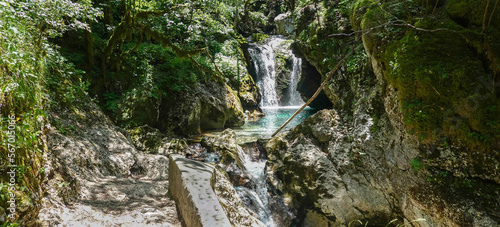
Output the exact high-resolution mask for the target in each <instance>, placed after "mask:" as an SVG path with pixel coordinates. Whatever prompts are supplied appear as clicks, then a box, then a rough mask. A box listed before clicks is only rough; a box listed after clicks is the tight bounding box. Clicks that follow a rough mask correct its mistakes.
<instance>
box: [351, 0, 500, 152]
mask: <svg viewBox="0 0 500 227" xmlns="http://www.w3.org/2000/svg"><path fill="white" fill-rule="evenodd" d="M437 6H438V9H439V6H440V4H438V5H437ZM383 7H384V6H383ZM383 7H382V8H381V7H379V6H377V5H376V4H375V3H374V2H372V1H366V0H365V1H358V2H357V4H356V7H355V9H354V11H353V14H352V17H351V18H354V19H355V22H354V23H353V24H355V25H356V27H358V26H359V29H362V30H368V29H371V28H373V27H377V26H379V25H381V24H383V23H385V21H387V20H388V19H389V18H390V15H389V14H388V11H383V10H382V9H383ZM385 7H386V9H387V10H388V9H390V8H389V7H390V3H386V5H385ZM484 9H485V4H484V3H481V2H477V3H476V2H470V1H448V3H447V4H446V11H443V10H442V9H439V10H436V11H435V13H434V15H433V17H432V18H431V17H424V18H422V19H418V20H414V23H413V24H414V25H412V26H414V27H413V28H408V29H406V30H401V29H397V28H394V27H391V24H388V25H386V28H385V29H381V27H380V26H379V27H380V28H379V29H375V30H373V31H371V32H369V33H366V34H365V35H364V36H363V44H364V46H365V50H366V52H367V53H368V55H369V56H370V57H371V58H372V61H373V62H374V65H378V66H380V67H378V69H379V70H375V73H376V74H377V76H378V77H385V79H387V81H388V82H389V83H390V84H391V85H392V86H394V87H395V88H396V89H398V91H399V97H398V98H399V103H400V107H401V108H402V110H403V113H404V121H405V123H406V124H407V126H408V129H409V131H410V133H414V134H416V135H417V136H418V137H419V138H420V139H422V140H424V141H428V142H432V141H442V140H453V141H464V142H465V143H467V144H468V145H469V146H470V147H477V146H480V147H486V148H488V149H489V147H498V145H499V144H498V142H497V141H498V138H499V136H500V135H499V132H498V128H499V126H500V125H499V122H500V120H499V119H498V118H495V117H493V116H494V115H498V112H497V111H498V110H497V106H498V103H499V102H498V98H497V97H498V95H497V94H496V93H495V92H494V87H495V85H496V83H497V82H496V78H495V77H494V76H493V75H494V74H495V73H496V71H497V67H498V66H496V64H497V62H498V54H497V53H496V51H495V47H496V44H494V43H493V42H490V40H491V39H492V38H490V37H497V36H496V35H497V34H498V33H497V32H496V31H498V29H499V28H498V27H497V26H496V22H492V23H490V24H489V26H488V23H486V24H483V20H484V19H485V18H489V17H491V18H492V19H494V18H498V15H499V13H498V12H493V11H492V10H491V11H488V13H489V14H488V13H487V14H486V17H485V14H484V13H485V11H484ZM427 13H429V12H427ZM408 23H411V21H409V22H408ZM481 26H486V27H488V32H487V33H486V34H484V35H481V34H480V32H481V30H480V27H481ZM498 37H499V38H500V36H498ZM485 38H486V39H485ZM471 44H472V46H473V48H471ZM374 68H377V67H374ZM379 79H380V78H379ZM492 89H493V90H492ZM492 117H493V118H492ZM438 143H439V142H438Z"/></svg>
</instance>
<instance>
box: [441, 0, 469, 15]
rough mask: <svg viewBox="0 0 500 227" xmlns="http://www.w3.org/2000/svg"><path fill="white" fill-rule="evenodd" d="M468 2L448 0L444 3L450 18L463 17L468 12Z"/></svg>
mask: <svg viewBox="0 0 500 227" xmlns="http://www.w3.org/2000/svg"><path fill="white" fill-rule="evenodd" d="M470 8H471V7H470V3H469V1H468V0H450V1H448V3H447V5H446V12H447V13H448V15H449V16H450V17H451V18H456V19H459V18H465V17H466V15H467V14H468V13H469V9H470Z"/></svg>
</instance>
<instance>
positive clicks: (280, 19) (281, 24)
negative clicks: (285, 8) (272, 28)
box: [274, 12, 295, 36]
mask: <svg viewBox="0 0 500 227" xmlns="http://www.w3.org/2000/svg"><path fill="white" fill-rule="evenodd" d="M274 22H275V23H276V29H277V33H278V34H279V35H284V36H290V35H295V27H294V24H293V20H292V18H291V16H290V12H286V13H282V14H280V15H278V16H276V17H275V18H274Z"/></svg>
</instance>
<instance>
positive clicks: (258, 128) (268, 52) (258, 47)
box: [213, 36, 316, 226]
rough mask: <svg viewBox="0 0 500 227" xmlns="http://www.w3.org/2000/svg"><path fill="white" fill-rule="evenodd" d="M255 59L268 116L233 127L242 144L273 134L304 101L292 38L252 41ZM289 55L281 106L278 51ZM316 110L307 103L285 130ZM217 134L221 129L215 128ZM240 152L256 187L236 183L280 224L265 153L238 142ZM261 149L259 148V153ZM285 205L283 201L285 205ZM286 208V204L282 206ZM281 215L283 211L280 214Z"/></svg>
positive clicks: (262, 214) (268, 221) (249, 202)
mask: <svg viewBox="0 0 500 227" xmlns="http://www.w3.org/2000/svg"><path fill="white" fill-rule="evenodd" d="M249 52H250V55H251V57H252V61H253V63H254V67H255V71H256V74H257V75H256V76H257V78H256V84H257V86H258V87H259V88H260V90H261V93H262V101H261V104H260V106H261V108H262V110H263V112H264V113H265V116H264V117H262V118H261V119H257V120H248V121H247V122H246V123H245V125H243V126H242V127H239V128H233V130H234V131H235V133H236V140H237V143H238V144H239V145H243V144H249V143H252V142H255V141H257V140H258V139H264V138H270V137H271V135H272V134H273V133H274V132H275V131H276V130H277V129H278V128H279V127H280V126H281V125H282V124H283V123H284V122H285V121H286V120H288V119H289V118H290V117H291V116H292V115H293V114H294V113H295V112H296V111H297V110H298V109H299V108H300V107H301V105H303V103H304V101H303V100H302V98H301V97H300V94H299V92H298V91H297V82H298V80H299V77H300V74H301V64H302V60H301V59H300V58H297V57H296V56H294V55H293V53H292V51H291V50H290V42H289V41H287V40H285V39H283V38H281V37H277V36H274V37H271V38H269V39H267V40H266V41H265V42H264V43H261V44H251V45H250V48H249ZM278 54H281V55H285V56H287V57H288V58H289V59H290V62H291V63H292V66H291V67H290V71H289V72H287V73H288V74H289V78H288V80H289V83H290V84H289V86H290V88H289V89H287V90H288V94H282V95H283V96H287V98H288V99H287V102H286V104H285V105H283V104H282V105H283V106H279V104H280V101H279V98H280V97H279V96H278V94H279V93H278V92H277V90H276V89H277V88H276V78H277V72H276V68H277V62H276V61H277V59H276V58H277V55H278ZM315 112H316V110H315V109H313V108H310V107H307V108H305V109H304V110H303V111H302V112H301V113H299V114H298V115H297V116H296V117H295V118H294V119H293V120H292V121H291V122H290V123H289V124H288V125H287V126H286V127H285V128H284V129H283V130H282V131H285V130H289V129H291V128H292V127H294V126H296V125H297V124H299V123H300V122H302V121H304V120H305V119H306V118H307V117H309V116H311V115H312V114H314V113H315ZM213 134H215V135H217V134H218V132H213ZM238 149H239V152H238V153H239V156H240V158H241V160H242V162H243V165H244V167H245V169H244V171H245V173H246V174H247V175H248V176H249V177H250V178H251V180H252V181H253V183H254V184H255V186H254V187H243V186H236V187H235V189H236V191H237V192H238V195H239V197H240V198H241V199H242V201H243V202H244V203H245V205H246V206H247V208H248V209H249V210H252V211H253V212H254V213H255V214H257V215H258V216H259V219H260V220H261V221H262V222H263V223H264V224H265V225H267V226H279V223H277V222H276V221H275V220H279V219H280V217H273V215H274V213H273V209H276V208H273V209H272V208H270V207H276V201H270V200H271V198H270V192H269V190H268V187H267V182H266V180H267V175H266V171H265V166H266V158H265V155H255V153H254V152H255V151H248V149H245V150H247V151H244V149H242V147H241V146H238ZM258 152H259V151H257V153H258ZM281 206H283V205H281ZM279 209H281V210H286V208H284V207H282V208H279ZM276 215H279V214H276Z"/></svg>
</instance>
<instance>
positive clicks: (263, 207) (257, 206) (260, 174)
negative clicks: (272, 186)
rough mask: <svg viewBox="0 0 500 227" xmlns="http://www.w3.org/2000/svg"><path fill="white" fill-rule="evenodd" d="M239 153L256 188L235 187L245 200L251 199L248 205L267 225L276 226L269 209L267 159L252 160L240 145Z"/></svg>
mask: <svg viewBox="0 0 500 227" xmlns="http://www.w3.org/2000/svg"><path fill="white" fill-rule="evenodd" d="M238 154H239V156H240V158H241V159H242V162H243V165H244V166H245V172H246V173H247V174H249V175H250V176H251V178H252V180H253V181H254V182H255V188H254V190H252V189H249V188H246V187H235V189H236V191H237V192H238V194H239V196H240V197H241V198H243V200H244V201H245V200H246V199H248V200H251V201H247V202H246V205H247V207H249V208H250V209H251V210H252V211H253V212H255V213H256V214H257V215H258V216H259V219H260V220H261V221H262V222H263V223H264V224H265V225H266V226H269V227H274V226H276V224H275V223H274V221H273V218H272V214H271V211H270V210H269V201H268V196H269V195H268V191H267V187H266V174H265V171H264V169H265V166H266V160H252V158H250V156H249V155H247V154H246V153H245V152H244V151H243V149H242V148H241V147H240V146H238Z"/></svg>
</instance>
